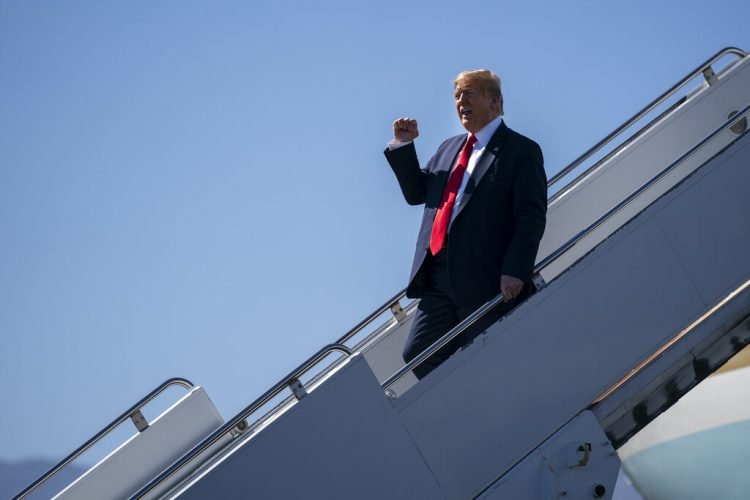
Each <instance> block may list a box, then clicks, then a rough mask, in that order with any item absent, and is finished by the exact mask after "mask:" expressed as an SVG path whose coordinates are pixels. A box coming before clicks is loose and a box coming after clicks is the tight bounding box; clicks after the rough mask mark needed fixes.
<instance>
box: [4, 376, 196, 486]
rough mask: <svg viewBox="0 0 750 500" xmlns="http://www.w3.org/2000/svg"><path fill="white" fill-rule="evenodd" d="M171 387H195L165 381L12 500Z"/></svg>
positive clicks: (181, 380)
mask: <svg viewBox="0 0 750 500" xmlns="http://www.w3.org/2000/svg"><path fill="white" fill-rule="evenodd" d="M173 385H179V386H182V387H184V388H185V389H188V390H189V389H192V388H193V387H195V386H194V385H193V383H192V382H190V381H189V380H187V379H184V378H179V377H175V378H170V379H169V380H165V381H164V382H162V383H161V385H159V386H158V387H157V388H156V389H154V390H153V391H151V392H149V393H148V394H146V395H145V396H144V397H143V398H141V399H140V401H138V402H137V403H135V404H134V405H133V406H131V407H130V408H128V409H127V410H125V412H124V413H123V414H122V415H120V416H119V417H117V418H116V419H114V420H113V421H112V422H110V423H109V425H107V426H106V427H104V428H103V429H102V430H100V431H99V432H97V433H96V434H95V435H94V436H93V437H91V438H90V439H89V440H88V441H86V442H85V443H83V444H82V445H81V446H79V447H78V448H77V449H76V450H75V451H74V452H73V453H71V454H70V455H68V456H67V457H65V458H63V459H62V460H61V461H60V462H59V463H58V464H57V465H55V466H54V467H52V468H51V469H50V470H48V471H47V472H46V473H45V474H44V475H43V476H41V477H40V478H39V479H37V480H36V481H34V482H33V483H31V484H30V485H29V486H27V487H26V488H25V489H24V490H23V491H21V492H20V493H18V494H17V495H16V496H14V497H13V500H19V499H21V498H23V497H25V496H27V495H29V494H30V493H32V492H33V491H34V490H36V489H37V488H38V487H39V486H41V485H42V484H43V483H45V482H46V481H47V480H49V479H50V478H51V477H52V476H54V475H55V474H57V473H58V472H60V470H62V469H63V467H65V466H66V465H68V464H69V463H70V462H72V461H73V460H75V459H76V458H78V457H79V456H80V455H81V454H82V453H83V452H85V451H86V450H88V449H89V448H91V447H92V446H93V445H94V444H96V443H97V442H98V441H99V440H101V439H102V438H103V437H104V436H106V435H107V434H109V433H110V432H112V430H114V429H115V428H116V427H117V426H118V425H120V424H121V423H123V422H124V421H126V420H127V419H129V418H130V419H132V420H133V421H134V423H135V416H136V414H138V415H140V410H141V409H142V408H143V407H144V406H146V405H147V404H148V403H150V402H151V401H152V400H153V399H154V398H155V397H156V396H158V395H159V394H161V393H162V392H164V391H165V390H166V389H167V388H168V387H171V386H173ZM138 432H141V429H139V430H138Z"/></svg>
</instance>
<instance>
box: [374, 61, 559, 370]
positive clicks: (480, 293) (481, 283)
mask: <svg viewBox="0 0 750 500" xmlns="http://www.w3.org/2000/svg"><path fill="white" fill-rule="evenodd" d="M454 97H455V103H456V111H457V112H458V117H459V119H460V120H461V124H462V125H463V127H464V128H465V129H466V130H467V131H468V132H469V133H468V134H461V135H458V136H456V137H452V138H450V139H447V140H446V141H444V142H443V143H442V144H441V145H440V147H439V148H438V150H437V152H436V153H435V155H434V156H433V157H432V158H431V159H430V161H429V162H428V163H427V165H426V167H425V168H424V169H420V166H419V161H418V160H417V154H416V150H415V148H414V143H413V141H414V139H416V138H417V136H418V135H419V130H418V128H417V121H416V120H414V119H411V118H399V119H397V120H396V121H394V122H393V141H391V142H390V143H389V144H388V148H387V149H386V151H385V156H386V158H387V159H388V163H389V164H390V166H391V168H392V169H393V171H394V172H395V174H396V178H397V179H398V182H399V185H400V186H401V191H402V192H403V195H404V198H405V199H406V202H407V203H409V204H410V205H421V204H424V205H425V208H424V214H423V216H422V226H421V228H420V230H419V235H418V238H417V248H416V252H415V254H414V263H413V265H412V270H411V276H410V278H409V285H408V287H407V296H409V297H412V298H420V299H421V300H420V303H419V307H418V309H417V312H416V314H415V317H414V321H413V323H412V328H411V332H410V333H409V338H408V340H407V342H406V346H405V347H404V351H403V358H404V360H405V361H407V362H408V361H410V360H411V359H413V358H414V357H416V356H417V355H419V353H421V352H422V351H423V350H424V349H425V348H427V347H429V346H430V345H432V344H433V343H434V342H435V341H437V340H438V339H439V338H440V337H442V336H443V335H444V334H445V333H447V332H448V331H449V330H450V329H452V328H453V327H454V326H456V325H457V324H458V323H459V322H460V321H462V320H463V319H465V318H466V317H467V316H468V315H469V314H471V313H472V312H473V311H474V310H476V309H477V308H478V307H480V306H481V305H482V304H484V303H485V302H487V301H488V300H490V299H492V298H493V297H495V296H497V295H498V294H499V293H500V292H502V294H503V296H504V298H505V302H503V303H501V304H500V306H498V307H497V308H495V309H494V310H493V311H490V313H488V314H487V315H485V317H484V318H482V319H481V320H479V321H478V322H477V323H475V324H474V325H473V327H471V328H469V329H467V330H466V331H465V332H464V333H463V334H461V335H459V336H458V337H456V338H455V339H454V340H453V341H451V342H450V343H449V344H448V345H446V346H445V347H443V348H442V349H441V350H439V351H438V352H437V353H436V354H434V355H433V356H431V357H430V358H428V359H427V360H426V361H425V362H423V363H422V364H421V365H420V366H418V367H417V368H415V369H414V373H415V375H416V376H417V377H418V378H422V377H424V376H425V375H426V374H427V373H429V372H430V371H432V370H433V369H434V368H435V367H437V366H438V365H439V364H440V363H442V362H443V361H444V360H445V359H447V358H448V357H449V356H450V355H451V354H453V353H454V352H455V351H457V350H458V349H459V348H461V347H462V346H464V345H466V344H468V343H470V342H471V341H472V340H473V338H474V337H476V335H478V334H479V333H481V332H482V331H484V330H485V329H486V328H487V327H488V326H489V325H491V324H492V323H494V322H495V321H497V320H498V319H499V318H500V317H502V316H503V315H505V314H507V313H508V311H510V310H511V309H512V308H513V307H515V306H516V305H517V304H519V303H520V302H521V301H523V300H524V299H525V298H527V297H528V296H529V295H530V294H531V293H532V292H533V291H534V287H533V283H532V281H531V278H532V269H533V266H534V261H535V259H536V253H537V250H538V248H539V241H540V240H541V238H542V234H543V233H544V226H545V221H546V211H547V179H546V176H545V173H544V166H543V159H542V151H541V149H540V148H539V146H538V145H537V144H536V143H535V142H534V141H532V140H530V139H528V138H526V137H524V136H522V135H521V134H518V133H516V132H514V131H513V130H511V129H509V128H508V127H507V126H506V125H505V123H504V122H503V119H502V115H503V97H502V93H501V89H500V79H499V78H498V77H497V75H495V74H494V73H493V72H491V71H488V70H477V71H465V72H463V73H461V74H459V75H458V77H456V80H455V81H454Z"/></svg>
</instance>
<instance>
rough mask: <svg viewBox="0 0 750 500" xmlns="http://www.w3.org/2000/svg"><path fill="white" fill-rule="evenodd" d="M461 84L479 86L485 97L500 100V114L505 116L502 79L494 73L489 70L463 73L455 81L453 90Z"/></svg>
mask: <svg viewBox="0 0 750 500" xmlns="http://www.w3.org/2000/svg"><path fill="white" fill-rule="evenodd" d="M461 82H468V83H475V84H478V85H479V87H480V88H481V89H482V91H483V92H484V95H486V96H489V97H497V98H499V99H500V114H501V115H502V114H503V92H502V89H501V85H500V77H499V76H497V75H496V74H495V73H494V72H493V71H490V70H488V69H474V70H470V71H462V72H460V73H459V74H458V76H457V77H456V79H455V80H453V88H454V89H455V88H456V87H457V86H458V84H459V83H461Z"/></svg>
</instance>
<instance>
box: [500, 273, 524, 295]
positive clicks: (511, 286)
mask: <svg viewBox="0 0 750 500" xmlns="http://www.w3.org/2000/svg"><path fill="white" fill-rule="evenodd" d="M522 290H523V281H521V280H519V279H518V278H516V277H513V276H508V275H507V274H503V275H502V276H500V291H501V292H503V302H508V301H510V300H513V299H515V298H516V297H518V295H520V293H521V291H522Z"/></svg>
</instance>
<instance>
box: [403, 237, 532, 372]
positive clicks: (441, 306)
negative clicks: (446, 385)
mask: <svg viewBox="0 0 750 500" xmlns="http://www.w3.org/2000/svg"><path fill="white" fill-rule="evenodd" d="M424 266H426V267H425V269H424V270H423V272H425V273H427V277H428V280H427V286H426V287H425V289H424V291H423V292H422V297H421V300H420V302H419V305H418V306H417V312H416V313H415V315H414V320H413V322H412V325H411V331H410V332H409V337H408V339H407V340H406V345H405V346H404V351H403V353H402V356H403V358H404V361H406V362H407V363H408V362H409V361H411V360H412V359H414V358H415V357H417V356H418V355H419V354H420V353H421V352H422V351H424V350H425V349H426V348H427V347H429V346H431V345H432V344H434V343H435V342H436V341H437V340H439V339H440V337H442V336H443V335H445V334H446V333H448V331H450V330H451V329H452V328H453V327H454V326H456V325H458V324H459V323H460V322H461V321H463V320H464V319H466V318H467V317H468V316H469V315H470V314H471V313H472V312H474V310H475V309H476V308H475V307H462V306H459V305H458V303H457V302H458V300H457V299H456V297H455V295H454V293H453V290H452V289H451V286H450V279H449V277H448V259H447V252H446V250H445V249H443V250H441V251H440V252H438V254H437V255H435V256H432V255H429V254H428V255H427V261H426V262H425V263H424ZM498 279H500V277H499V276H498ZM529 295H531V289H530V286H529V285H528V284H527V285H526V286H524V290H523V292H521V294H520V295H519V296H518V297H517V298H515V299H513V300H511V301H510V302H501V303H500V304H498V305H497V306H495V308H494V309H492V310H491V311H489V312H488V313H487V314H485V315H484V316H483V317H482V318H480V319H479V320H478V321H477V322H476V323H474V324H473V325H472V326H470V327H469V328H467V329H466V330H464V331H463V332H462V333H460V334H459V335H458V336H457V337H455V338H454V339H453V340H451V341H450V342H449V343H448V344H447V345H445V346H444V347H443V348H442V349H440V350H438V351H437V352H436V353H435V354H433V355H432V356H430V357H429V358H427V359H426V360H425V361H423V362H422V363H421V364H420V365H419V366H417V367H416V368H414V370H413V372H414V375H416V376H417V378H418V379H421V378H423V377H424V376H426V375H427V374H428V373H430V372H431V371H432V370H434V369H435V368H437V366H438V365H440V364H441V363H442V362H443V361H445V360H446V359H448V358H449V357H450V356H451V355H452V354H453V353H455V352H456V351H458V350H459V349H460V348H461V347H463V346H465V345H468V344H470V343H471V341H472V340H474V338H475V337H476V336H477V335H479V334H480V333H482V332H484V331H485V330H486V329H487V328H489V327H490V326H491V325H492V324H493V323H495V322H496V321H497V320H498V319H500V318H502V317H503V316H504V315H506V314H507V313H508V312H510V310H511V309H513V308H514V307H515V306H517V305H518V304H519V303H521V302H522V301H523V300H525V299H526V298H527V297H528V296H529ZM490 298H491V297H490ZM488 300H489V299H488ZM480 305H481V304H480Z"/></svg>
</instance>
